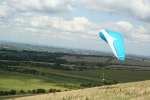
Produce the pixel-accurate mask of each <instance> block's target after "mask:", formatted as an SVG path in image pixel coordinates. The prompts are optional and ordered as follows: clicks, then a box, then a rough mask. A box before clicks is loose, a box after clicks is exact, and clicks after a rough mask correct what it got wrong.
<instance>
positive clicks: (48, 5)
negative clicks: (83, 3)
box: [6, 0, 73, 13]
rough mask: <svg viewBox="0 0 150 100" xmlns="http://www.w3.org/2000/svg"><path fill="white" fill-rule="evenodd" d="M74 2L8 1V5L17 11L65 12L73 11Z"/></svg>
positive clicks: (47, 0)
mask: <svg viewBox="0 0 150 100" xmlns="http://www.w3.org/2000/svg"><path fill="white" fill-rule="evenodd" d="M72 2H73V0H7V1H6V4H7V5H8V6H9V7H10V8H12V9H14V10H17V11H21V12H22V11H26V12H31V11H33V12H37V11H40V12H53V13H57V12H62V11H63V12H64V11H68V10H71V9H72Z"/></svg>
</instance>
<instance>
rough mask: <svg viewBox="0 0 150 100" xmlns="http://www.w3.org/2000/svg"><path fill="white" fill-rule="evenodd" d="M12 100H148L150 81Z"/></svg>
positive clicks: (149, 99)
mask: <svg viewBox="0 0 150 100" xmlns="http://www.w3.org/2000/svg"><path fill="white" fill-rule="evenodd" d="M10 100H11V99H10ZM13 100H150V81H142V82H133V83H123V84H117V85H112V86H102V87H94V88H87V89H80V90H73V91H67V92H61V93H55V95H54V94H44V95H36V96H29V97H22V98H16V99H13Z"/></svg>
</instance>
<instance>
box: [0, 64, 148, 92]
mask: <svg viewBox="0 0 150 100" xmlns="http://www.w3.org/2000/svg"><path fill="white" fill-rule="evenodd" d="M33 68H34V67H33ZM34 69H35V68H34ZM37 70H40V71H41V72H45V73H46V75H45V76H36V75H30V74H21V73H16V72H2V71H1V72H0V90H10V89H15V90H21V89H23V90H32V89H36V88H44V89H49V88H59V89H69V88H79V84H81V83H86V82H100V81H101V79H102V72H103V70H86V71H63V70H54V69H50V68H47V69H45V68H37ZM105 78H106V79H109V80H116V81H118V82H131V81H141V80H148V79H150V72H149V71H129V70H111V69H109V70H105Z"/></svg>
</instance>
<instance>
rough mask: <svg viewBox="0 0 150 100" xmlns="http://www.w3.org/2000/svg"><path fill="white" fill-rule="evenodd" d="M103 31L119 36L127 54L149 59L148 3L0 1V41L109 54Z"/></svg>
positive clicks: (136, 0)
mask: <svg viewBox="0 0 150 100" xmlns="http://www.w3.org/2000/svg"><path fill="white" fill-rule="evenodd" d="M129 2H130V3H129ZM103 28H109V29H111V30H114V31H119V32H121V33H122V35H123V36H124V41H125V48H126V52H127V53H130V54H137V55H144V56H150V53H149V52H150V32H149V30H150V1H149V0H80V1H78V0H1V1H0V40H1V41H10V42H11V41H12V42H20V43H30V44H40V45H49V46H51V45H52V46H63V47H69V48H81V49H91V50H99V51H109V52H111V50H110V48H109V46H108V45H107V44H106V43H104V42H103V41H102V40H100V39H99V37H98V32H99V31H100V30H101V29H103Z"/></svg>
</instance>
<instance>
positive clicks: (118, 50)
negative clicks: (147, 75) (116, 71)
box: [99, 29, 125, 61]
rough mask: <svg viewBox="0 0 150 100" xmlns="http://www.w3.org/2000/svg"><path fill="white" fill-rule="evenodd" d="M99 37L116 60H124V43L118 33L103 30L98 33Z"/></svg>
mask: <svg viewBox="0 0 150 100" xmlns="http://www.w3.org/2000/svg"><path fill="white" fill-rule="evenodd" d="M99 36H100V38H102V39H103V40H104V41H105V42H106V43H108V44H109V46H110V47H111V49H112V51H113V53H114V55H115V56H116V57H117V58H118V60H120V61H124V60H125V49H124V42H123V37H122V36H121V34H120V33H118V32H113V31H109V30H105V29H103V30H101V31H100V32H99Z"/></svg>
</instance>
